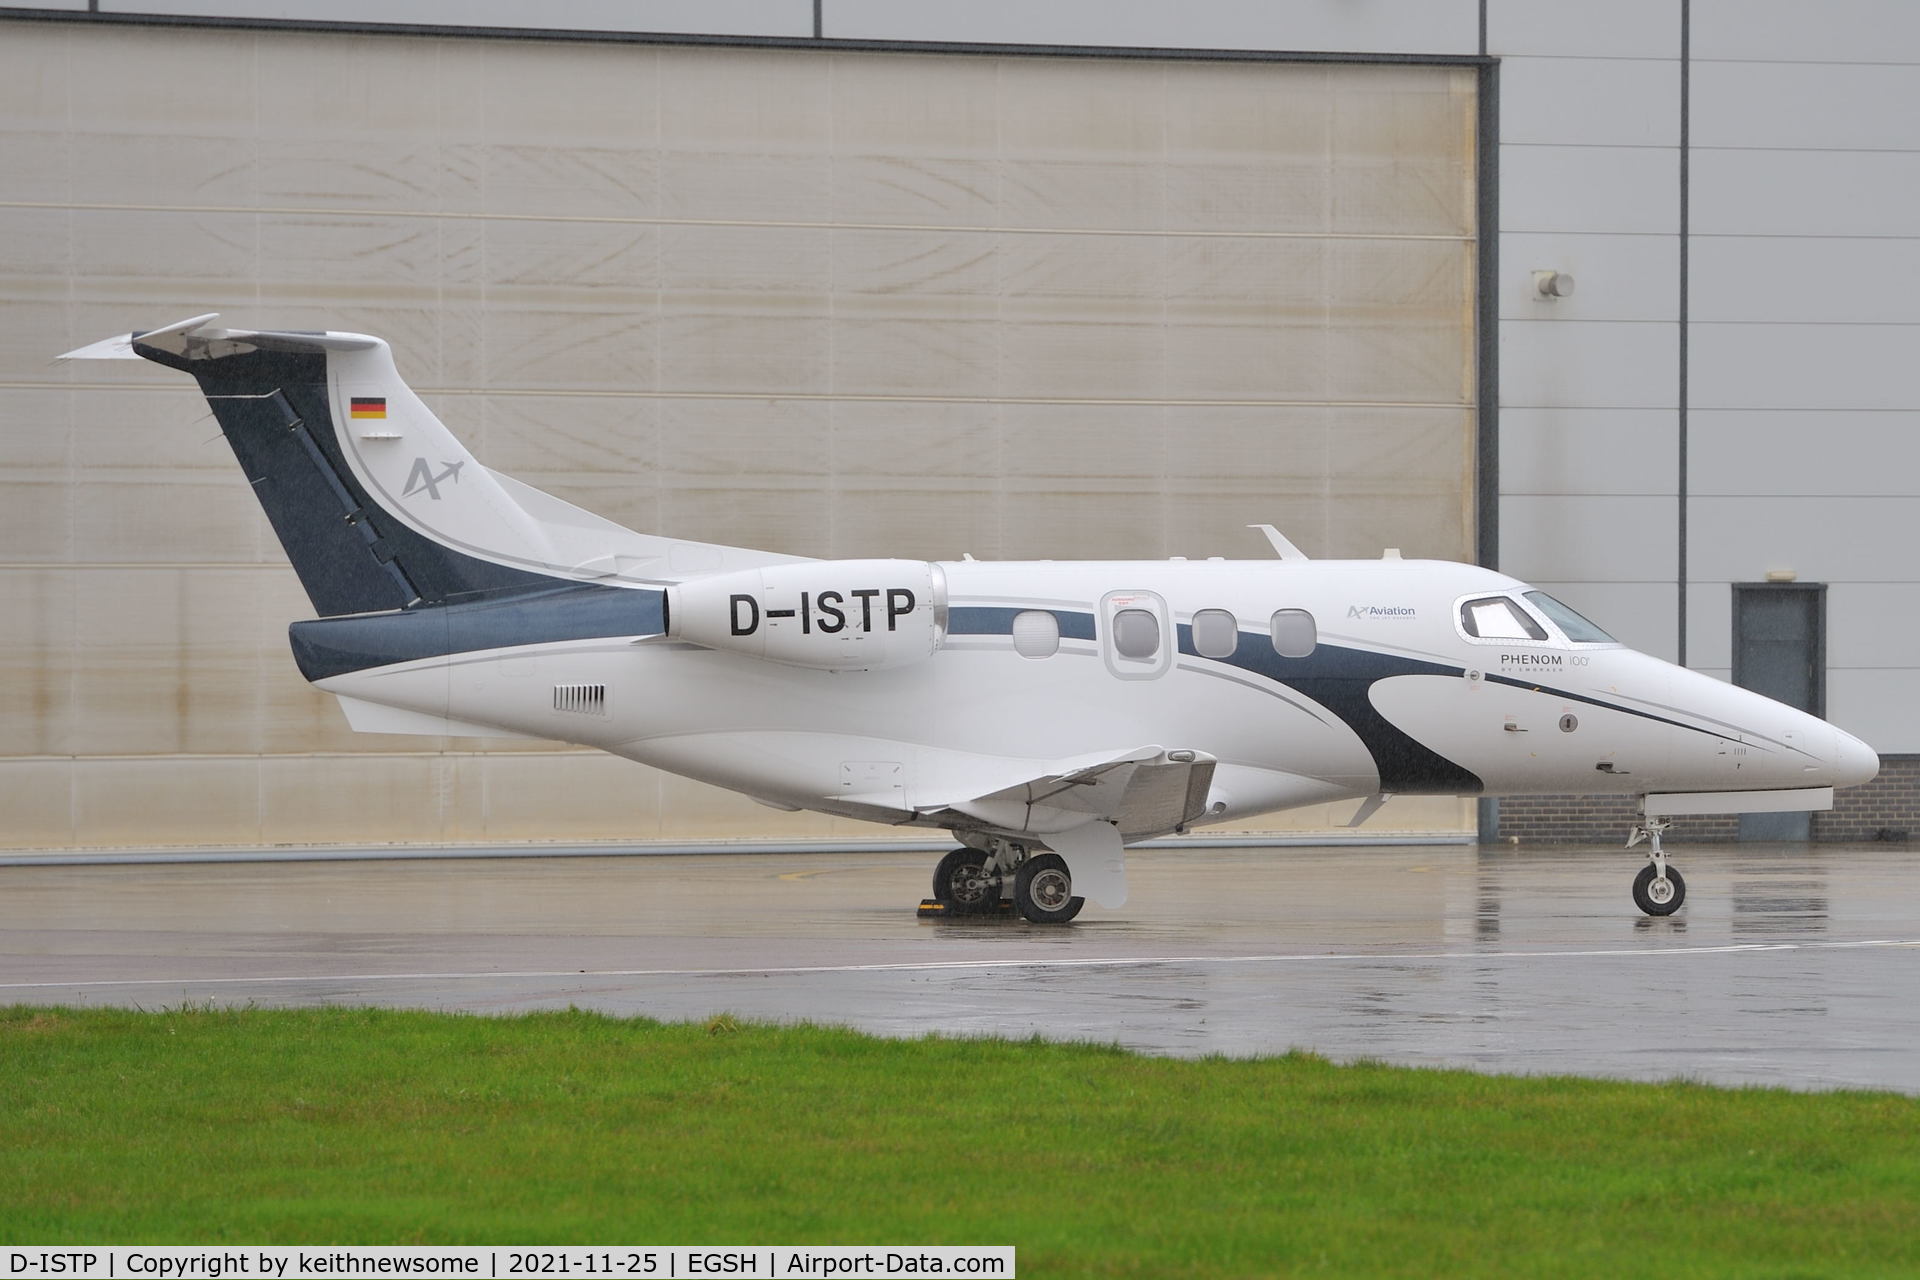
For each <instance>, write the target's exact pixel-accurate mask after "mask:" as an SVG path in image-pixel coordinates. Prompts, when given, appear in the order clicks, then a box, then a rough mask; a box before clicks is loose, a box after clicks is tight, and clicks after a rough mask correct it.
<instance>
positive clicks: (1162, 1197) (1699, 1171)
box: [0, 1008, 1920, 1280]
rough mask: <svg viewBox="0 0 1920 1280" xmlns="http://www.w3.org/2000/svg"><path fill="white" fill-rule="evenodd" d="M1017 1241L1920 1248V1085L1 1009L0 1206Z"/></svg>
mask: <svg viewBox="0 0 1920 1280" xmlns="http://www.w3.org/2000/svg"><path fill="white" fill-rule="evenodd" d="M66 1242H75V1243H80V1242H85V1243H102V1244H105V1243H134V1242H137V1243H201V1242H234V1243H278V1244H293V1243H351V1244H378V1243H433V1244H459V1243H513V1244H519V1243H620V1244H643V1243H658V1244H707V1243H714V1244H802V1243H837V1244H881V1243H887V1244H1013V1245H1016V1246H1018V1248H1019V1265H1020V1268H1021V1273H1022V1274H1023V1275H1027V1276H1055V1275H1097V1276H1130V1275H1140V1276H1164V1275H1171V1274H1180V1275H1194V1276H1265V1275H1290V1274H1300V1275H1355V1276H1432V1275H1499V1276H1556V1277H1557V1276H1605V1277H1609V1278H1610V1280H1611V1278H1613V1277H1620V1276H1635V1275H1660V1276H1696V1275H1697V1276H1720V1275H1734V1276H1773V1277H1788V1276H1871V1275H1913V1274H1916V1273H1920V1100H1916V1099H1913V1098H1907V1097H1901V1096H1897V1095H1884V1094H1867V1093H1830V1094H1795V1093H1789V1092H1785V1091H1779V1090H1758V1089H1754V1090H1722V1089H1713V1088H1707V1087H1704V1086H1699V1085H1692V1084H1679V1083H1676V1084H1663V1085H1635V1084H1615V1083H1606V1082H1597V1081H1588V1080H1572V1079H1558V1078H1555V1079H1547V1078H1531V1079H1512V1078H1499V1077H1486V1076H1478V1075H1472V1074H1469V1073H1465V1072H1447V1071H1413V1070H1405V1069H1398V1068H1389V1067H1384V1066H1375V1065H1359V1066H1335V1065H1332V1064H1330V1063H1328V1062H1326V1061H1324V1060H1321V1059H1319V1058H1315V1057H1312V1056H1308V1055H1289V1056H1286V1057H1281V1058H1268V1059H1261V1060H1220V1059H1214V1060H1203V1061H1182V1060H1170V1059H1162V1058H1145V1057H1139V1056H1135V1055H1132V1054H1128V1053H1124V1052H1121V1051H1119V1050H1115V1049H1109V1048H1101V1047H1097V1046H1085V1045H1057V1044H1045V1043H1039V1042H1020V1043H1009V1042H1004V1041H983V1040H953V1039H939V1038H932V1039H924V1040H916V1041H904V1042H902V1041H887V1040H878V1039H873V1038H870V1037H866V1036H861V1035H857V1034H853V1033H850V1032H843V1031H833V1030H823V1029H819V1028H812V1027H766V1026H755V1025H741V1024H736V1023H734V1022H733V1020H732V1019H729V1018H724V1017H722V1018H717V1019H715V1020H713V1021H712V1022H710V1023H708V1024H704V1025H701V1024H693V1025H662V1024H658V1023H652V1022H647V1021H642V1020H621V1019H612V1018H606V1017H601V1016H598V1015H594V1014H588V1013H578V1012H569V1013H558V1014H539V1015H533V1016H528V1017H516V1018H479V1017H463V1016H447V1015H435V1014H421V1013H398V1012H383V1011H373V1010H359V1009H316V1010H297V1011H295V1010H289V1011H278V1010H237V1011H236V1010H215V1009H186V1010H179V1011H173V1012H160V1013H134V1012H126V1011H119V1010H71V1009H33V1008H12V1009H0V1243H35V1244H52V1243H66Z"/></svg>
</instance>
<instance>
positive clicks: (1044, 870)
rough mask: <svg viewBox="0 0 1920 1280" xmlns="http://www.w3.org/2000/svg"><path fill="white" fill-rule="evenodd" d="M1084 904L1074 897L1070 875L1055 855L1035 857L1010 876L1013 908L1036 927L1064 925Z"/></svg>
mask: <svg viewBox="0 0 1920 1280" xmlns="http://www.w3.org/2000/svg"><path fill="white" fill-rule="evenodd" d="M1086 902H1087V900H1086V899H1085V898H1076V897H1074V896H1073V876H1072V875H1071V874H1070V873H1069V872H1068V871H1067V860H1066V859H1065V858H1062V857H1061V856H1060V855H1059V854H1057V853H1039V854H1035V855H1034V856H1033V857H1031V858H1028V859H1027V860H1026V861H1025V862H1023V863H1021V864H1020V870H1019V872H1018V874H1016V875H1015V876H1014V877H1013V905H1014V907H1015V908H1016V909H1018V911H1019V912H1020V914H1021V915H1023V916H1025V917H1026V918H1027V919H1029V920H1031V921H1033V922H1034V923H1035V924H1065V923H1066V922H1067V921H1069V920H1071V919H1073V918H1074V917H1075V916H1077V915H1079V914H1080V908H1081V907H1083V906H1085V905H1086Z"/></svg>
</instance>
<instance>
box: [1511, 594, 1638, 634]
mask: <svg viewBox="0 0 1920 1280" xmlns="http://www.w3.org/2000/svg"><path fill="white" fill-rule="evenodd" d="M1527 599H1529V600H1531V601H1533V607H1534V608H1536V609H1538V610H1539V611H1540V612H1542V613H1544V614H1546V615H1547V621H1548V622H1551V623H1552V624H1553V625H1554V626H1556V627H1558V628H1560V630H1562V631H1564V632H1566V634H1567V639H1569V640H1571V641H1573V642H1574V643H1575V644H1618V643H1620V642H1619V641H1618V640H1615V639H1614V638H1613V637H1612V636H1610V635H1608V634H1607V633H1606V632H1604V631H1602V630H1601V629H1600V628H1599V627H1597V626H1595V625H1594V624H1593V623H1591V622H1589V621H1588V620H1587V619H1585V618H1583V617H1581V616H1580V615H1579V614H1578V613H1577V612H1575V611H1574V610H1572V609H1570V608H1568V607H1567V606H1566V605H1564V604H1561V603H1560V602H1559V601H1558V600H1555V599H1554V598H1553V597H1552V596H1550V595H1548V594H1547V593H1546V592H1544V591H1529V592H1527Z"/></svg>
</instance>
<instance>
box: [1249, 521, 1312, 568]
mask: <svg viewBox="0 0 1920 1280" xmlns="http://www.w3.org/2000/svg"><path fill="white" fill-rule="evenodd" d="M1247 528H1249V529H1258V530H1259V531H1260V532H1262V533H1264V534H1266V535H1267V541H1268V542H1270V543H1272V544H1273V554H1275V555H1276V556H1279V557H1280V558H1281V559H1282V560H1305V559H1307V558H1308V557H1307V553H1306V552H1304V551H1302V550H1301V549H1300V548H1298V547H1296V546H1294V545H1293V544H1292V543H1291V542H1288V541H1287V535H1286V534H1284V533H1281V532H1280V531H1279V530H1278V529H1276V528H1274V527H1273V526H1272V525H1270V524H1250V525H1248V526H1247Z"/></svg>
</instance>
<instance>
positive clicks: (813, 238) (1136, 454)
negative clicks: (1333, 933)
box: [0, 23, 1475, 846]
mask: <svg viewBox="0 0 1920 1280" xmlns="http://www.w3.org/2000/svg"><path fill="white" fill-rule="evenodd" d="M188 84H190V85H193V86H195V88H194V92H192V93H181V92H179V91H178V86H181V85H188ZM0 85H5V86H6V89H5V93H4V95H0V111H4V113H5V114H4V118H3V119H0V130H3V131H4V132H3V133H0V141H4V142H5V145H6V147H7V152H6V162H5V168H4V172H5V174H6V178H5V191H4V195H5V200H6V202H7V203H6V207H5V215H4V216H5V218H6V225H7V228H8V231H9V234H8V235H6V236H3V237H0V270H4V271H5V272H6V273H7V277H8V280H9V299H10V300H9V305H8V307H7V308H5V310H4V313H0V326H4V329H5V332H4V334H0V338H3V339H4V340H0V362H4V363H3V364H0V414H3V415H4V418H5V420H6V421H9V422H23V421H25V422H34V423H37V424H40V428H39V430H37V431H36V432H8V433H6V439H5V442H4V444H0V448H4V449H5V450H7V451H8V453H7V456H6V463H7V465H6V468H5V470H4V473H3V475H4V478H3V479H0V486H3V487H4V489H5V493H4V494H0V522H4V524H3V525H0V534H3V535H4V537H5V540H6V543H7V545H8V547H9V552H8V555H7V557H6V560H7V561H8V563H6V564H5V565H4V566H0V591H4V593H5V598H6V599H8V600H9V601H11V602H14V604H15V607H13V608H10V609H9V610H7V611H5V616H4V617H3V618H0V629H4V634H3V635H0V663H4V665H5V671H4V677H5V678H4V680H0V810H3V811H4V812H6V813H7V815H8V819H9V821H8V824H7V830H6V839H7V841H9V842H11V843H13V844H16V845H52V846H70V845H84V846H94V845H125V844H134V845H155V844H180V843H203V842H204V843H253V842H260V841H266V842H273V843H304V842H331V841H409V840H488V839H506V840H514V839H581V838H599V837H622V838H634V839H664V840H676V841H684V840H699V839H707V838H719V837H755V838H773V837H781V836H792V837H802V836H835V837H838V836H839V835H841V834H843V833H844V834H845V835H847V836H850V837H858V836H862V835H871V834H875V833H878V832H879V829H878V828H869V827H863V826H859V825H856V824H833V823H829V822H827V821H826V820H824V819H814V818H810V817H805V816H789V815H780V814H775V813H773V812H771V811H768V810H764V809H760V808H757V807H755V806H753V805H751V804H749V803H747V802H745V801H741V800H738V799H736V798H734V797H731V796H728V795H725V794H723V793H720V792H716V791H712V790H709V789H707V788H704V787H701V786H698V785H695V784H692V783H683V782H680V781H678V780H675V779H672V778H666V777H662V776H660V775H657V774H653V773H651V772H648V771H646V770H643V769H640V768H638V767H637V766H633V765H630V764H626V763H623V762H620V761H616V760H612V759H609V758H602V757H597V756H592V755H586V754H582V753H578V752H572V751H565V750H557V749H543V748H538V747H534V748H527V747H524V746H520V745H516V744H512V743H497V744H488V743H483V742H478V741H470V740H464V739H457V740H444V739H431V738H398V737H366V736H356V735H353V734H351V733H349V732H348V731H347V729H346V727H345V724H344V721H343V720H342V718H341V716H340V714H339V712H338V711H337V710H336V709H335V708H334V706H333V705H332V702H331V700H330V699H328V698H326V697H325V696H323V695H319V694H316V693H314V692H312V691H311V690H309V689H308V688H307V687H306V686H305V685H304V684H302V683H301V682H300V680H299V678H298V676H297V675H296V674H295V672H294V670H293V667H292V664H291V661H290V660H289V658H288V656H287V653H286V647H285V630H284V629H285V625H286V623H287V622H288V621H289V620H291V619H293V618H297V617H302V616H305V615H306V612H307V610H306V606H305V602H304V600H303V598H302V596H301V595H300V592H299V589H298V587H297V585H296V584H295V583H294V581H293V578H292V576H291V574H290V573H289V572H288V571H287V569H286V568H285V566H284V562H283V561H282V560H281V558H280V555H279V551H278V548H277V547H276V546H275V545H274V543H273V541H272V539H271V537H270V535H269V534H268V533H267V531H266V527H265V523H264V521H263V520H262V519H261V517H260V515H259V513H258V511H257V509H256V508H255V507H254V505H253V503H252V501H251V498H250V497H249V495H248V493H247V490H246V485H245V483H244V481H243V480H242V479H241V477H240V475H239V474H238V472H237V470H236V469H235V468H234V467H233V464H232V460H231V458H230V457H228V456H226V454H225V451H224V449H222V448H221V447H220V446H219V445H218V444H217V443H215V444H214V445H213V446H211V447H209V446H208V444H207V441H208V438H209V435H210V430H211V429H210V427H209V426H208V424H207V423H206V421H205V408H204V405H203V404H202V403H201V402H200V401H199V400H198V398H197V396H195V394H194V393H193V391H192V389H191V387H190V386H189V385H187V384H186V383H185V380H184V379H180V378H178V377H177V376H174V375H169V374H167V373H165V372H164V371H162V370H159V369H157V368H156V369H147V368H136V369H121V368H117V367H116V368H111V369H108V370H106V371H105V372H102V371H101V369H100V367H99V366H94V367H91V368H84V369H61V370H57V371H54V372H51V373H50V372H49V371H48V366H47V360H48V358H49V357H50V356H51V355H53V354H55V353H57V352H59V351H61V350H64V349H66V348H68V347H71V346H75V345H78V344H79V343H81V342H84V341H89V340H92V339H94V338H98V337H101V336H104V335H106V334H109V333H112V332H115V331H125V330H127V329H130V328H135V327H150V326H153V325H157V324H162V323H166V322H169V321H172V320H176V319H181V318H184V317H185V316H188V315H193V314H198V313H201V312H206V311H215V310H218V311H221V312H223V313H225V314H226V315H227V316H228V318H229V320H230V322H232V323H235V324H239V325H246V326H263V327H280V328H333V329H347V330H362V331H367V332H373V333H377V334H381V335H383V336H385V337H387V338H389V339H390V340H391V341H392V342H393V344H394V348H395V352H396V355H397V357H398V359H399V362H400V364H401V368H402V370H403V372H404V373H405V374H406V375H407V377H408V378H409V379H410V380H411V381H412V382H413V383H414V385H415V386H416V387H418V388H420V389H421V390H422V391H423V392H424V393H425V394H426V395H427V397H428V399H429V401H430V402H431V403H432V404H433V405H434V407H435V408H436V410H437V411H438V412H439V413H440V414H441V415H442V417H444V418H445V419H446V421H447V422H448V423H449V425H450V426H452V427H453V428H454V430H455V431H456V432H459V433H461V434H463V435H464V436H465V437H466V438H467V439H468V440H469V442H470V443H471V444H472V446H473V448H474V450H475V452H476V453H477V454H479V456H480V457H481V458H482V460H483V461H485V462H486V463H488V464H489V465H490V466H493V467H495V468H498V469H500V470H504V471H506V472H508V473H510V474H514V475H517V476H519V477H521V478H523V479H526V480H528V481H530V482H531V483H534V484H536V485H539V486H541V487H543V488H546V489H549V490H551V491H553V492H555V493H558V494H560V495H562V496H563V497H566V498H568V499H571V500H573V501H575V502H578V503H580V504H582V505H584V506H587V507H589V508H592V509H594V510H597V511H599V512H601V513H603V514H605V515H607V516H609V517H612V518H614V519H616V520H619V521H621V522H623V523H627V524H631V525H634V526H636V527H639V528H642V529H647V530H661V531H668V532H673V533H677V534H681V535H684V536H687V537H691V538H699V539H710V540H714V541H721V542H733V543H744V544H749V545H757V546H764V547H770V548H775V549H778V550H782V551H789V552H796V553H800V554H805V555H812V556H877V555H897V556H908V557H928V558H957V557H959V556H960V555H962V554H963V553H972V554H973V555H976V556H979V557H983V558H986V557H1021V558H1026V557H1036V558H1039V557H1052V558H1069V557H1100V558H1119V557H1163V556H1170V555H1186V556H1193V557H1200V556H1207V555H1228V556H1260V555H1263V554H1265V550H1264V545H1263V544H1262V543H1261V542H1260V541H1259V540H1258V539H1257V538H1256V537H1255V536H1254V535H1252V534H1250V533H1248V532H1247V531H1246V530H1245V529H1244V528H1243V526H1244V525H1246V524H1248V523H1252V522H1271V523H1273V524H1276V525H1278V526H1280V527H1281V528H1282V529H1284V530H1285V531H1286V532H1287V533H1288V534H1289V535H1290V536H1291V537H1292V538H1293V540H1294V541H1295V542H1297V543H1298V544H1300V545H1301V546H1302V547H1303V548H1305V549H1306V550H1307V551H1308V552H1309V553H1311V554H1315V555H1321V556H1335V555H1358V556H1371V555H1378V554H1379V552H1380V549H1381V547H1382V546H1385V545H1392V546H1398V547H1401V548H1403V549H1405V551H1406V552H1407V554H1409V555H1433V556H1444V557H1456V558H1467V557H1469V556H1470V554H1471V547H1472V533H1473V531H1472V528H1471V494H1472V483H1471V479H1472V477H1471V460H1472V456H1473V440H1472V434H1473V428H1472V422H1473V409H1474V406H1473V404H1472V402H1471V396H1472V388H1473V386H1474V377H1473V348H1474V343H1473V333H1472V329H1471V324H1472V321H1471V317H1472V313H1473V305H1472V304H1473V280H1474V270H1473V267H1474V262H1473V254H1474V230H1475V229H1474V226H1473V223H1472V212H1473V208H1474V192H1473V174H1474V158H1473V155H1472V147H1473V139H1474V117H1475V102H1474V81H1473V76H1472V73H1471V72H1470V71H1466V70H1461V69H1457V68H1455V69H1449V68H1438V67H1419V66H1400V65H1396V66H1358V65H1327V64H1312V65H1309V64H1278V63H1203V62H1186V61H1165V62H1162V61H1148V60H1137V59H1121V58H1113V59H1101V58H1090V59H1061V58H1038V57H1032V58H1030V57H1011V56H1010V57H982V56H963V55H953V56H928V55H906V54H885V53H825V52H819V51H802V50H756V49H744V48H677V47H654V46H647V45H638V44H588V43H581V44H569V43H564V42H545V41H541V42H515V41H502V40H491V41H488V40H471V39H463V38H453V37H449V38H445V39H419V38H397V37H382V36H373V35H349V34H321V33H295V32H287V31H273V30H262V31H246V30H233V29H207V28H195V29H165V28H141V27H119V28H99V27H91V28H89V27H80V26H68V25H61V24H58V23H31V24H29V23H14V24H9V26H8V30H7V39H6V40H5V41H0ZM78 379H91V380H93V381H89V382H84V383H83V382H80V381H77V380H78ZM1425 803H1427V804H1428V807H1427V808H1424V809H1423V808H1419V807H1418V804H1417V803H1416V802H1408V801H1402V802H1396V807H1399V806H1407V807H1404V808H1402V809H1401V812H1400V813H1399V814H1396V813H1395V811H1394V808H1390V809H1389V810H1388V811H1387V812H1386V813H1385V814H1383V815H1382V816H1381V817H1380V818H1379V819H1376V820H1375V822H1376V824H1386V825H1389V826H1396V825H1397V826H1413V827H1420V828H1428V829H1433V828H1440V829H1447V830H1464V829H1467V824H1468V822H1469V821H1470V814H1468V813H1466V812H1464V811H1463V810H1462V809H1461V808H1460V807H1459V806H1454V805H1452V804H1451V802H1446V801H1438V802H1425ZM1346 816H1347V815H1346V813H1344V812H1341V813H1327V812H1309V813H1306V814H1304V815H1299V816H1295V817H1291V818H1289V817H1282V818H1280V819H1276V820H1275V822H1276V824H1277V825H1279V826H1282V827H1285V826H1299V825H1301V824H1303V823H1304V824H1306V825H1308V826H1319V825H1322V824H1325V823H1328V822H1338V821H1341V820H1344V818H1345V817H1346Z"/></svg>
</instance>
